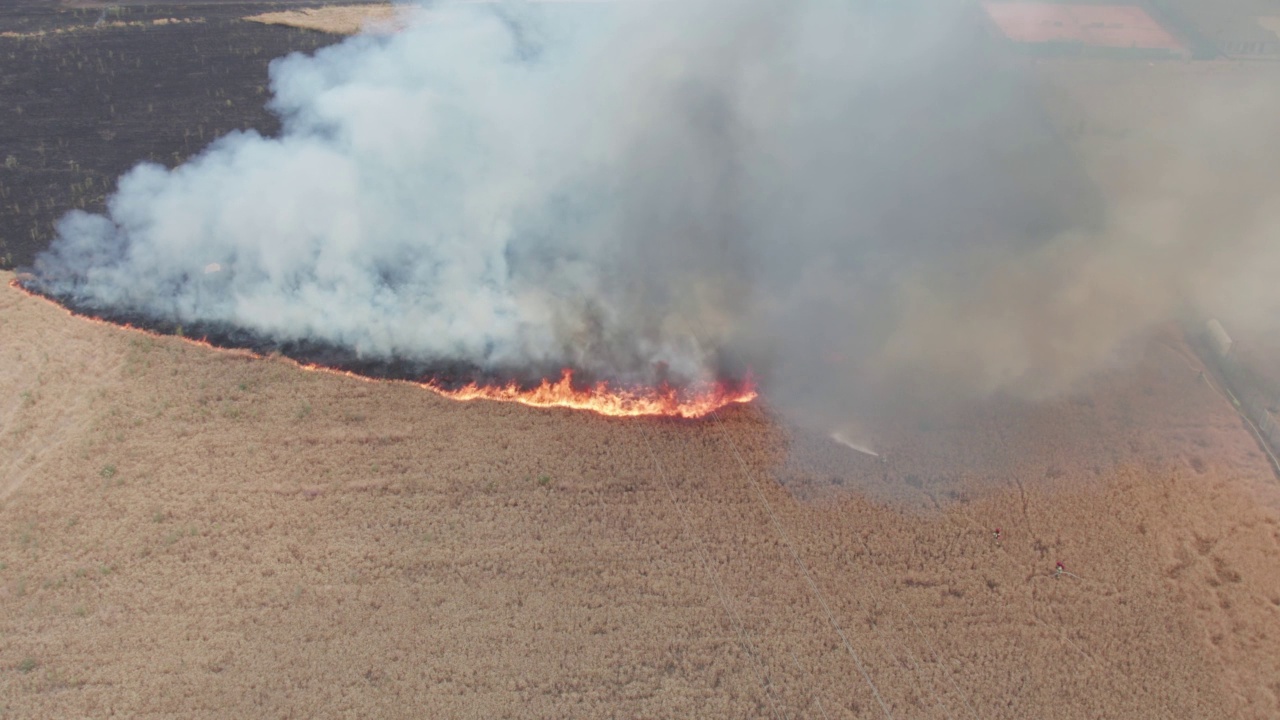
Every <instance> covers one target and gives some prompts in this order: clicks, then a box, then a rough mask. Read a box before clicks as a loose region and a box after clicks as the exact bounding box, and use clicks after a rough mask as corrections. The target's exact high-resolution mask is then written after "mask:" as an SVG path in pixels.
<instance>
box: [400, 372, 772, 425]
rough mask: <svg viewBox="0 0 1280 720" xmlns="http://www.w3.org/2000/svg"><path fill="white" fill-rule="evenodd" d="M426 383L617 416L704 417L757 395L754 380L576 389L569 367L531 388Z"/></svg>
mask: <svg viewBox="0 0 1280 720" xmlns="http://www.w3.org/2000/svg"><path fill="white" fill-rule="evenodd" d="M425 387H427V388H429V389H431V390H433V391H435V392H437V393H439V394H441V395H443V396H445V397H447V398H452V399H454V400H462V401H467V400H497V401H499V402H515V403H520V404H521V405H529V406H531V407H539V408H552V407H563V408H570V409H572V410H589V411H591V412H594V413H599V414H601V415H611V416H614V417H636V416H640V415H665V416H668V417H683V418H700V417H704V416H706V415H710V414H711V413H713V412H715V411H716V410H719V409H720V408H722V407H724V406H726V405H730V404H733V403H747V402H751V401H752V400H755V399H756V391H755V388H754V387H753V386H752V385H751V383H750V382H747V383H744V384H742V385H741V386H731V385H729V384H726V383H715V384H711V385H706V386H702V387H697V388H694V389H689V390H678V389H676V388H673V387H670V386H661V387H655V388H650V387H641V388H632V389H624V388H614V387H610V386H609V384H608V383H604V382H601V383H597V384H596V385H594V386H592V387H590V388H585V389H578V388H575V387H573V373H572V372H570V371H569V370H564V371H563V374H562V375H561V377H560V380H559V381H557V382H554V383H553V382H550V381H549V380H543V381H542V384H540V385H539V386H538V387H535V388H531V389H525V388H521V387H519V386H517V385H515V384H514V383H512V384H510V385H506V386H493V385H476V384H474V383H473V384H471V385H467V386H466V387H463V388H461V389H458V390H446V389H444V388H442V387H439V386H438V385H435V384H433V383H425Z"/></svg>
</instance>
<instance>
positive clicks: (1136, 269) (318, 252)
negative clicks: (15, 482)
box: [34, 0, 1280, 423]
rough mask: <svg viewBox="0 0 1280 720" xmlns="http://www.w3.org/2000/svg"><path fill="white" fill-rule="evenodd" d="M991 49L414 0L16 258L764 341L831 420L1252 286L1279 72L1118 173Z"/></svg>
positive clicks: (183, 308)
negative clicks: (392, 22)
mask: <svg viewBox="0 0 1280 720" xmlns="http://www.w3.org/2000/svg"><path fill="white" fill-rule="evenodd" d="M1001 52H1002V51H1001V50H1000V49H999V48H998V47H997V45H996V44H995V43H993V42H992V41H991V39H990V37H989V35H988V33H986V31H985V29H984V28H983V27H982V26H981V22H980V18H979V17H977V16H976V15H974V14H973V10H972V9H971V8H970V7H969V6H968V4H967V3H963V4H962V3H951V2H928V3H925V2H906V3H902V2H894V3H883V2H827V1H825V0H794V1H792V2H775V1H773V0H735V1H729V0H700V1H699V2H688V3H658V2H651V3H618V4H616V5H614V4H610V5H585V4H584V5H578V4H567V3H566V4H529V3H516V4H499V5H440V6H436V7H432V8H430V9H420V10H417V11H415V12H414V14H413V19H412V22H410V23H409V25H408V27H407V29H405V30H404V31H403V32H400V33H397V34H395V35H391V36H386V37H372V36H361V37H355V38H351V39H349V40H347V41H345V42H343V43H341V44H339V45H336V46H333V47H330V48H327V49H325V50H322V51H319V52H317V53H316V54H315V55H314V56H302V55H294V56H290V57H287V58H283V59H280V60H278V61H276V62H275V63H273V64H272V66H271V88H272V92H273V98H274V99H273V100H272V101H271V107H272V108H273V109H274V111H275V112H277V113H278V114H279V115H280V116H281V118H282V120H283V131H282V133H281V134H280V135H279V136H278V137H262V136H260V135H258V134H256V133H253V132H245V133H236V134H232V135H229V136H227V137H224V138H222V139H220V140H218V141H217V142H215V143H214V144H213V145H211V146H210V147H209V148H208V149H207V150H205V151H204V152H203V153H201V154H200V155H199V156H198V157H195V158H192V159H191V160H190V161H188V162H187V163H185V164H183V165H181V166H179V167H177V168H174V169H166V168H163V167H160V166H156V165H149V164H144V165H140V166H138V167H137V168H135V169H134V170H132V171H131V172H130V173H129V174H128V175H126V176H125V177H124V178H122V179H121V181H120V183H119V189H118V192H117V193H116V194H115V195H114V196H113V197H112V198H111V200H110V202H109V208H108V212H107V214H106V215H91V214H86V213H83V212H73V213H71V214H69V215H67V216H66V217H65V218H64V219H63V220H62V221H61V223H60V225H59V228H58V237H57V239H56V241H55V242H54V244H53V245H52V246H51V248H50V250H49V251H48V252H47V253H45V254H44V255H43V256H41V257H40V258H39V260H38V261H37V264H36V267H35V269H34V270H35V274H36V277H37V281H36V283H37V284H38V285H39V286H40V287H41V288H42V289H44V290H46V291H48V292H51V293H53V294H55V295H57V296H59V297H61V298H64V299H66V300H67V301H68V302H70V303H72V304H74V305H76V306H78V307H82V308H88V309H97V310H107V309H109V310H112V311H113V312H116V313H120V312H127V313H136V314H138V315H142V316H146V317H150V318H155V319H159V320H163V321H167V322H175V323H196V322H203V323H211V324H222V325H227V326H233V327H238V328H244V329H246V330H249V331H251V332H253V333H255V334H257V335H259V336H262V337H266V338H270V339H272V340H275V341H279V342H288V341H297V340H311V341H319V342H324V343H329V344H332V345H335V346H338V347H342V348H346V349H347V350H349V351H350V352H351V353H352V354H353V355H354V356H357V357H361V358H366V359H373V360H378V359H386V360H389V361H397V360H405V359H409V360H414V361H421V362H424V363H428V364H430V363H433V362H441V363H466V364H469V365H473V366H476V367H480V368H484V369H492V370H497V371H503V370H505V369H513V368H514V369H520V368H525V369H527V368H538V369H547V368H559V367H561V366H569V367H574V368H579V369H582V370H584V371H588V372H590V373H593V374H595V375H597V376H601V377H608V378H612V379H615V380H620V381H625V382H653V381H655V380H656V379H658V378H660V377H669V378H671V379H673V380H675V381H677V382H694V381H698V380H704V379H708V378H711V377H714V376H717V375H720V374H722V373H725V372H727V371H728V370H726V368H741V367H747V366H750V367H751V368H753V369H754V372H755V373H756V375H757V377H758V379H759V380H760V381H761V383H762V385H763V387H764V390H765V392H766V393H767V397H768V398H769V399H770V400H771V401H772V402H773V403H774V404H775V405H776V406H777V407H780V408H783V409H784V410H791V411H795V412H796V413H797V414H798V415H803V416H807V417H815V418H821V419H822V422H828V423H829V422H838V421H840V420H842V419H848V418H849V417H852V416H858V415H861V414H864V413H867V412H874V411H878V410H879V409H883V408H884V407H887V406H888V405H890V404H892V403H895V402H899V401H902V400H903V399H904V398H913V397H914V398H917V399H918V398H922V397H926V396H929V397H932V396H935V395H937V394H943V395H949V396H956V397H973V396H980V395H983V394H988V393H994V392H1008V393H1017V394H1020V395H1026V396H1030V397H1038V396H1044V395H1049V394H1052V393H1056V392H1060V391H1062V390H1064V389H1068V388H1070V387H1071V386H1072V384H1073V383H1076V382H1078V381H1079V380H1080V379H1081V378H1082V377H1085V376H1086V375H1087V374H1088V373H1090V372H1092V371H1095V370H1096V369H1098V368H1099V367H1104V366H1106V365H1107V364H1108V363H1110V362H1113V361H1114V358H1115V352H1116V348H1118V347H1120V346H1122V345H1123V343H1124V342H1125V341H1126V340H1128V339H1131V338H1132V337H1134V336H1135V335H1136V334H1139V333H1141V332H1142V331H1143V330H1145V329H1147V328H1150V327H1152V326H1153V325H1155V324H1157V323H1160V322H1164V321H1167V320H1168V319H1170V318H1173V317H1176V316H1177V315H1178V314H1179V313H1183V312H1188V311H1196V310H1209V309H1212V310H1213V311H1214V312H1217V313H1219V314H1223V313H1234V314H1236V315H1241V316H1245V315H1248V316H1253V318H1254V319H1260V318H1265V317H1267V315H1266V312H1263V311H1261V309H1262V308H1272V309H1273V308H1274V307H1275V305H1276V301H1277V300H1278V299H1280V291H1278V290H1277V287H1280V283H1278V282H1275V280H1274V278H1276V277H1277V275H1276V272H1275V271H1276V270H1277V269H1278V268H1280V262H1278V261H1280V257H1278V256H1280V252H1278V251H1277V250H1276V249H1275V245H1276V243H1275V242H1274V238H1275V234H1276V229H1277V228H1278V227H1280V204H1277V203H1274V202H1271V199H1272V198H1274V197H1276V192H1275V191H1276V190H1277V182H1278V181H1277V179H1276V177H1275V175H1274V172H1273V171H1272V169H1273V168H1274V167H1276V164H1275V160H1276V158H1275V157H1274V155H1275V154H1276V152H1275V150H1276V148H1277V143H1275V142H1270V143H1262V144H1264V145H1266V146H1267V149H1268V151H1269V152H1270V153H1271V156H1270V157H1268V156H1267V154H1266V153H1265V152H1259V151H1258V144H1259V141H1261V140H1264V139H1265V136H1266V134H1267V133H1270V132H1271V131H1270V130H1267V129H1266V128H1267V125H1266V123H1264V122H1262V121H1261V119H1260V118H1263V117H1269V118H1275V117H1280V114H1277V113H1276V112H1275V110H1277V109H1280V108H1278V107H1277V106H1280V102H1277V100H1276V97H1275V93H1274V92H1272V93H1270V94H1269V95H1268V94H1265V93H1264V95H1263V96H1260V97H1250V98H1236V99H1234V100H1233V101H1232V102H1230V103H1227V104H1225V105H1224V104H1223V103H1222V102H1218V101H1215V102H1214V103H1208V104H1207V103H1205V102H1201V100H1202V99H1195V100H1194V101H1192V100H1188V102H1187V104H1186V107H1185V108H1183V109H1184V110H1185V113H1184V115H1185V117H1183V118H1182V120H1184V121H1185V122H1179V123H1171V124H1170V126H1169V127H1168V128H1165V129H1164V135H1163V136H1162V137H1159V138H1155V139H1153V142H1154V143H1156V144H1159V145H1160V147H1161V148H1163V154H1161V155H1160V157H1161V158H1162V160H1161V165H1160V167H1159V168H1158V169H1157V170H1156V171H1153V172H1152V174H1151V175H1149V176H1148V177H1146V178H1142V179H1141V181H1137V182H1135V183H1134V185H1133V187H1132V188H1130V190H1129V191H1128V192H1127V193H1126V194H1125V195H1124V196H1123V197H1120V198H1118V199H1114V198H1108V200H1107V202H1106V203H1105V204H1104V203H1103V201H1102V199H1101V197H1100V195H1099V192H1098V191H1097V189H1096V188H1095V186H1094V184H1093V183H1092V182H1090V181H1089V180H1088V179H1087V177H1086V175H1085V173H1084V172H1083V171H1082V169H1081V168H1080V166H1079V163H1078V161H1077V160H1076V159H1075V157H1074V155H1073V154H1072V152H1071V151H1070V149H1069V148H1068V147H1067V145H1066V143H1064V142H1063V139H1062V138H1061V137H1060V136H1059V135H1058V134H1056V133H1055V131H1054V130H1053V129H1052V126H1051V124H1050V123H1049V122H1048V121H1047V119H1046V118H1045V116H1044V114H1043V110H1042V109H1041V104H1040V101H1039V98H1038V95H1037V88H1036V81H1035V79H1034V78H1033V77H1032V76H1031V75H1029V73H1028V72H1027V70H1026V67H1025V65H1026V63H1025V62H1024V63H1015V62H1010V61H1009V59H1008V58H1007V57H1002V55H1001ZM1244 310H1248V312H1247V313H1246V312H1244Z"/></svg>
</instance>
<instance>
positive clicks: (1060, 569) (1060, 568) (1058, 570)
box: [1053, 561, 1067, 578]
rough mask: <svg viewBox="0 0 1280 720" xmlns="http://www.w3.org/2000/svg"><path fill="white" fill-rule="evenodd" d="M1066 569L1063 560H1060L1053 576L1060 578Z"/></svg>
mask: <svg viewBox="0 0 1280 720" xmlns="http://www.w3.org/2000/svg"><path fill="white" fill-rule="evenodd" d="M1066 571H1067V567H1066V566H1065V565H1063V564H1062V562H1061V561H1059V562H1058V563H1057V567H1055V568H1054V570H1053V576H1054V577H1056V578H1060V577H1062V574H1063V573H1065V572H1066Z"/></svg>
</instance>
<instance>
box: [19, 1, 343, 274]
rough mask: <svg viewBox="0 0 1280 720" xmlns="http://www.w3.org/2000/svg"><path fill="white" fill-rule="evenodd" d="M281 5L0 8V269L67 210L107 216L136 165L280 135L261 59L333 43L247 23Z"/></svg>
mask: <svg viewBox="0 0 1280 720" xmlns="http://www.w3.org/2000/svg"><path fill="white" fill-rule="evenodd" d="M289 6H290V5H289V4H287V3H202V4H193V5H180V6H172V5H168V6H167V5H124V6H115V8H114V9H111V10H104V9H102V8H92V7H69V6H65V5H61V4H57V3H48V2H40V3H37V2H23V1H22V0H18V1H17V2H6V3H4V4H3V5H0V267H6V268H11V267H17V266H24V265H27V264H29V263H30V262H31V261H32V260H33V258H34V257H35V254H36V253H37V252H39V251H40V250H42V249H44V248H45V247H46V246H47V245H48V244H49V242H50V241H51V240H52V238H53V225H54V222H55V221H56V220H57V219H58V218H59V217H61V216H62V215H63V214H64V213H66V212H67V211H68V210H70V209H72V208H82V209H85V210H90V211H101V210H103V209H104V207H105V200H106V197H107V196H108V195H109V194H110V193H111V192H112V190H113V189H114V187H115V182H116V179H117V178H118V177H119V176H120V175H121V174H122V173H123V172H125V171H126V170H128V169H129V168H131V167H132V166H133V165H135V164H137V163H138V162H140V161H144V160H149V161H152V162H157V163H161V164H164V165H168V166H173V165H176V164H178V163H180V162H181V161H182V160H183V159H185V158H187V157H189V156H190V155H192V154H194V153H197V152H199V151H200V150H201V149H202V148H204V147H205V146H206V145H207V144H208V143H209V142H211V141H212V140H213V139H214V138H216V137H218V136H220V135H223V134H225V133H227V132H230V131H232V130H249V129H253V130H257V131H259V132H262V133H265V134H271V133H274V132H276V131H277V130H278V121H277V119H276V118H275V117H274V116H273V115H271V114H270V113H269V112H267V111H266V109H265V108H264V104H265V103H266V101H267V99H268V97H269V91H268V87H267V64H268V63H269V62H270V61H271V60H272V59H273V58H276V57H280V56H283V55H287V54H288V53H290V52H293V51H301V52H308V51H312V50H315V49H317V48H319V47H322V46H324V45H329V44H332V43H334V42H337V41H338V40H339V39H340V38H338V37H335V36H332V35H326V34H323V33H317V32H312V31H307V30H297V29H293V28H285V27H279V26H264V25H260V24H258V23H252V22H247V21H244V20H241V18H242V17H243V16H245V15H251V14H254V13H257V12H265V11H267V10H270V9H273V8H276V7H289ZM99 21H101V24H98V23H99ZM96 24H97V26H96V27H95V25H96Z"/></svg>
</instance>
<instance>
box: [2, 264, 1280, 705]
mask: <svg viewBox="0 0 1280 720" xmlns="http://www.w3.org/2000/svg"><path fill="white" fill-rule="evenodd" d="M3 279H4V280H6V281H7V280H8V279H9V278H8V276H5V277H4V278H3ZM0 333H2V334H3V337H4V338H5V342H4V343H3V345H0V368H3V370H2V371H0V397H3V398H6V400H5V401H4V405H3V406H2V407H0V412H2V414H0V423H2V426H3V427H2V431H3V434H2V435H0V458H3V461H4V463H5V464H4V466H3V473H2V474H0V477H3V485H2V486H0V528H3V534H2V535H0V568H2V569H0V618H2V620H0V638H2V639H3V642H2V643H0V697H3V698H4V700H3V702H2V703H0V707H2V708H3V711H4V712H5V714H6V715H9V716H14V717H51V716H77V715H93V716H100V715H106V714H109V713H111V712H114V713H116V714H122V715H128V716H138V715H145V714H158V715H166V714H167V715H183V716H192V715H195V716H209V717H215V716H221V717H225V716H227V715H229V714H230V715H251V716H313V715H317V714H320V715H326V716H333V715H347V714H350V715H359V716H370V715H378V716H404V717H410V716H417V717H420V716H423V715H424V714H425V715H429V716H434V717H552V716H558V717H565V716H573V717H688V716H702V717H720V716H734V717H740V716H777V717H782V716H786V717H799V716H805V717H809V716H817V717H821V716H825V717H875V716H878V715H883V714H884V712H885V711H886V710H887V711H888V712H889V713H891V714H892V715H893V716H895V717H939V718H941V717H975V716H976V717H1006V718H1022V717H1046V718H1077V717H1078V718H1083V717H1100V716H1105V717H1152V716H1166V717H1221V716H1223V709H1224V708H1226V709H1229V711H1230V712H1228V713H1227V714H1228V715H1231V716H1239V717H1259V718H1263V717H1270V716H1274V714H1275V713H1276V711H1277V708H1278V706H1277V695H1278V694H1280V687H1277V686H1276V684H1275V680H1274V679H1275V678H1276V677H1280V652H1277V643H1276V638H1275V637H1274V633H1275V630H1274V628H1275V626H1276V619H1277V616H1280V573H1278V572H1277V568H1276V567H1275V566H1276V563H1277V559H1276V558H1277V557H1278V556H1280V553H1277V551H1278V550H1280V525H1278V524H1277V523H1278V522H1280V515H1278V513H1277V508H1280V500H1278V498H1277V492H1276V485H1275V483H1274V480H1273V479H1272V477H1271V475H1270V472H1269V470H1268V469H1267V466H1266V465H1265V462H1264V460H1263V459H1262V457H1261V455H1260V453H1259V452H1258V450H1257V448H1256V446H1254V445H1253V444H1252V439H1251V438H1250V436H1249V435H1248V434H1247V433H1246V432H1245V431H1244V430H1243V429H1242V428H1241V425H1240V421H1239V419H1238V417H1237V416H1236V415H1235V413H1234V411H1233V410H1232V408H1231V407H1230V405H1229V404H1227V403H1226V402H1225V401H1224V400H1222V399H1221V397H1220V396H1219V395H1218V394H1217V393H1216V392H1215V390H1214V389H1213V388H1212V387H1211V386H1210V384H1209V383H1208V382H1206V381H1205V380H1203V379H1201V378H1199V375H1198V371H1197V370H1196V365H1195V362H1196V361H1195V360H1194V358H1193V356H1191V355H1190V353H1189V352H1188V350H1187V348H1186V347H1185V345H1183V344H1182V343H1181V342H1180V340H1179V339H1178V337H1177V335H1176V334H1174V333H1172V332H1170V333H1169V334H1167V335H1165V336H1163V337H1161V338H1158V339H1156V340H1155V341H1153V342H1152V344H1151V346H1150V347H1149V348H1148V350H1147V352H1146V354H1145V357H1144V359H1143V360H1142V361H1141V363H1140V364H1139V365H1138V366H1137V367H1136V368H1133V369H1131V370H1128V371H1123V372H1117V373H1113V374H1112V375H1110V376H1107V377H1104V378H1102V379H1100V380H1099V381H1098V382H1097V384H1096V385H1095V386H1093V387H1091V388H1089V389H1088V391H1087V392H1085V393H1083V394H1081V395H1080V396H1078V397H1076V398H1074V399H1071V400H1064V401H1063V402H1061V403H1058V404H1056V405H1051V406H1044V405H1041V406H1038V407H1022V406H1019V405H1017V404H1013V403H1010V404H1006V405H996V406H988V407H987V408H986V409H985V410H983V409H979V408H967V409H957V410H956V411H955V412H956V413H957V414H958V415H957V416H956V417H951V418H948V417H942V418H939V420H938V423H937V424H936V426H934V427H932V428H929V429H927V430H923V431H922V430H921V429H920V428H914V429H911V430H910V431H908V430H907V429H904V430H903V432H902V435H901V436H900V437H896V438H892V437H891V438H886V440H885V442H884V444H883V446H882V447H881V448H880V449H882V450H883V451H884V453H885V458H886V460H887V462H885V463H880V462H878V461H876V460H874V459H871V458H867V457H866V456H862V455H859V454H851V455H850V454H845V455H842V454H841V453H852V451H844V450H840V449H837V448H838V446H828V445H820V444H818V443H817V442H816V441H815V440H813V439H809V440H808V441H806V442H804V443H801V442H799V441H797V440H796V439H795V437H794V436H793V434H792V433H790V432H788V431H786V430H785V429H784V428H781V427H780V426H778V425H777V424H776V423H774V422H773V421H771V420H770V418H769V417H768V415H767V414H766V413H764V412H763V411H762V409H761V408H758V407H743V408H738V409H736V410H734V411H732V412H724V413H722V414H721V416H720V418H719V419H718V420H716V419H712V420H705V421H697V422H674V421H661V420H609V419H604V418H600V417H598V416H593V415H588V414H576V413H572V412H567V411H566V412H546V411H536V410H530V409H525V408H521V407H518V406H512V405H503V404H492V403H472V404H462V403H455V402H453V401H449V400H445V399H443V398H439V397H437V396H434V395H432V394H430V393H427V392H424V391H422V390H420V389H417V388H415V387H412V386H407V385H397V384H384V383H370V382H363V381H360V380H356V379H352V378H348V377H343V376H337V375H331V374H327V373H315V372H303V371H300V370H298V369H297V368H295V367H293V366H292V365H289V364H287V363H285V362H279V361H273V360H270V359H263V360H254V359H249V358H244V357H240V356H236V355H232V354H227V353H221V352H216V351H212V350H209V349H207V348H202V347H198V346H194V345H191V344H190V343H187V342H185V341H183V340H181V339H177V338H152V337H149V336H145V335H142V334H140V333H137V332H133V331H128V330H122V329H118V328H114V327H111V326H105V325H99V324H95V323H91V322H89V321H86V320H83V319H79V318H73V317H70V316H69V315H67V314H66V313H65V311H63V310H61V309H60V308H57V307H55V306H52V305H50V304H48V303H47V302H45V301H43V300H38V299H34V298H31V297H28V296H26V295H24V294H21V293H20V292H18V291H17V290H15V289H13V288H9V287H6V288H5V289H4V290H3V292H2V293H0ZM960 415H963V419H964V421H963V422H961V420H962V418H961V417H960ZM801 446H804V447H807V448H808V450H804V451H801ZM788 447H794V448H795V449H796V452H787V449H788ZM814 448H817V449H816V450H815V449H814ZM995 527H1000V528H1001V531H1002V537H1001V539H1000V540H999V541H997V540H996V539H995V538H994V537H993V535H992V531H993V529H994V528H995ZM1058 561H1061V562H1063V563H1064V564H1065V565H1066V567H1067V568H1068V570H1069V571H1071V572H1072V573H1075V575H1073V576H1063V577H1060V578H1055V577H1053V569H1054V563H1055V562H1058ZM881 703H883V706H882V705H881Z"/></svg>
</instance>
